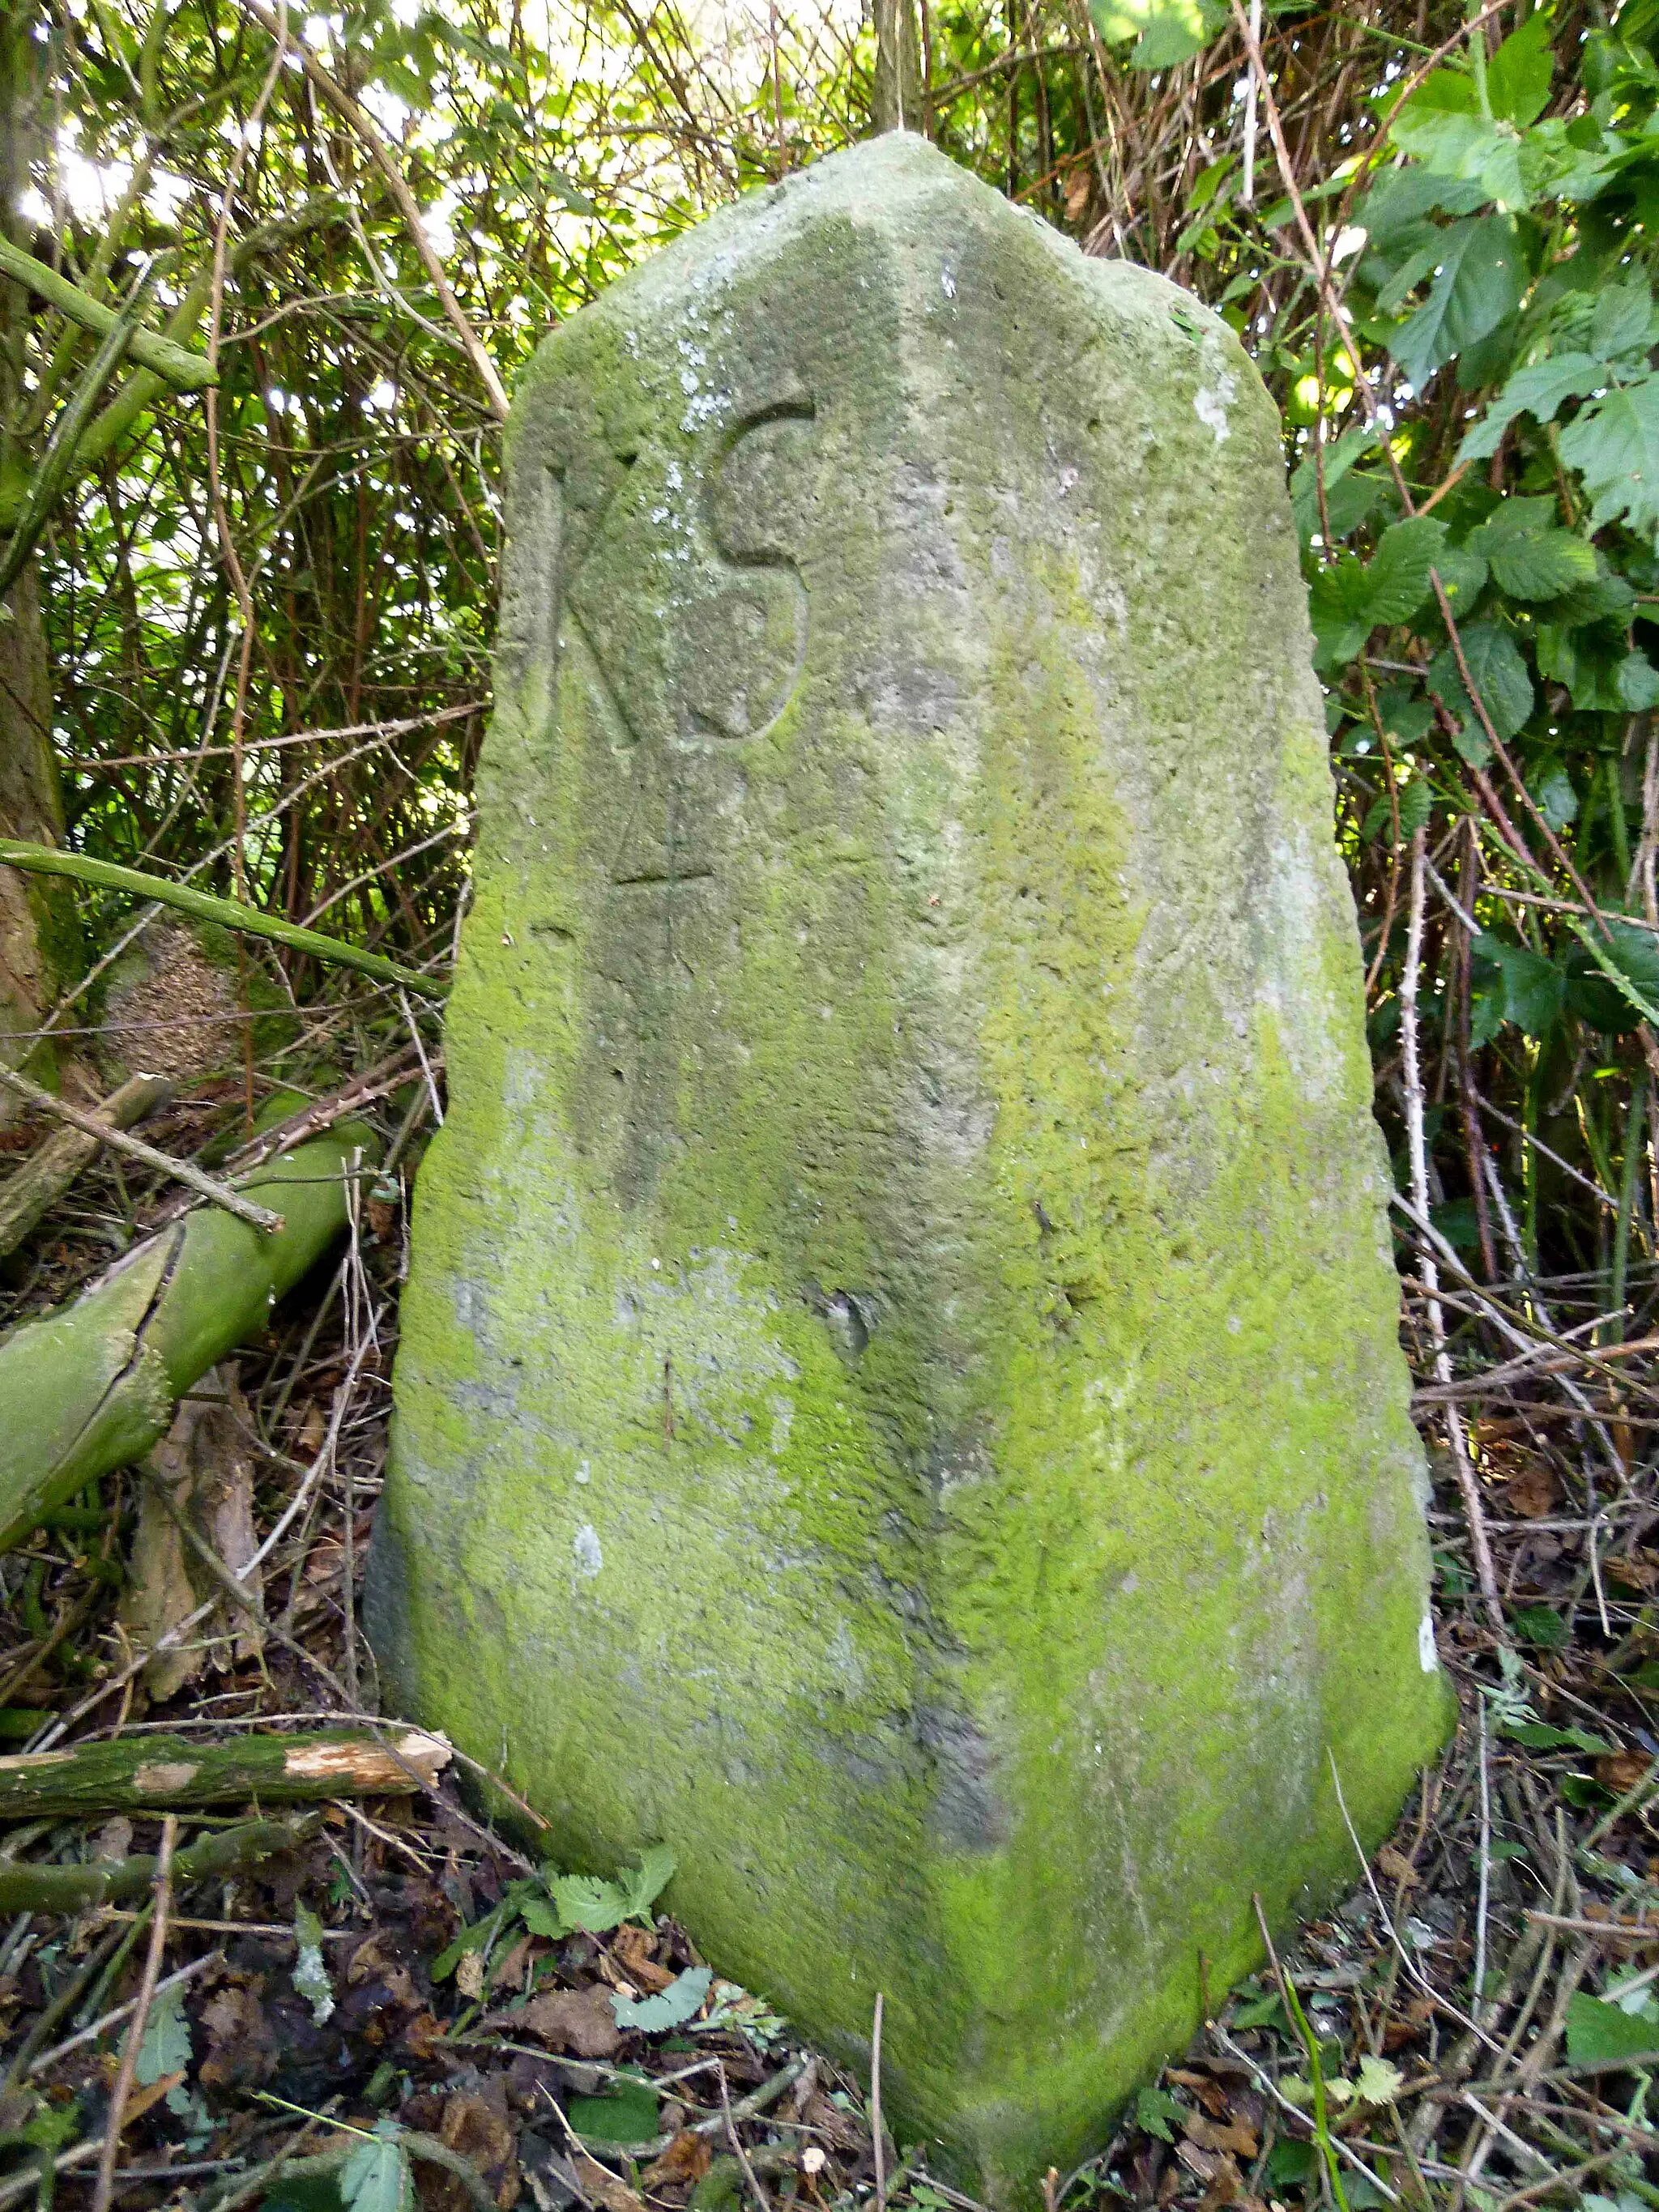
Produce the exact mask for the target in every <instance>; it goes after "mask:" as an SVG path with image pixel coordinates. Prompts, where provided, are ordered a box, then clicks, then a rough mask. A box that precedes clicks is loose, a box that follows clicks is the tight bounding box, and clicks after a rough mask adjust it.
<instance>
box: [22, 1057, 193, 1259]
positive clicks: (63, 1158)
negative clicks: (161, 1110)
mask: <svg viewBox="0 0 1659 2212" xmlns="http://www.w3.org/2000/svg"><path fill="white" fill-rule="evenodd" d="M172 1095H173V1086H172V1085H171V1084H170V1083H169V1082H168V1081H167V1078H166V1077H165V1076H161V1075H135V1076H133V1077H132V1078H131V1079H130V1080H129V1081H128V1082H125V1083H124V1084H123V1085H121V1087H120V1089H119V1090H118V1091H111V1093H110V1095H109V1097H107V1098H106V1099H105V1101H104V1103H102V1105H101V1106H94V1108H93V1109H92V1110H91V1114H90V1116H89V1118H90V1119H91V1120H92V1121H97V1122H99V1123H100V1124H101V1125H102V1126H103V1127H106V1128H111V1129H127V1128H131V1126H132V1124H133V1123H134V1122H135V1121H143V1118H144V1116H145V1115H146V1114H152V1113H154V1112H155V1109H156V1108H157V1107H158V1106H159V1105H161V1103H162V1102H163V1101H164V1100H166V1099H167V1098H170V1097H172ZM99 1145H100V1139H98V1138H97V1137H94V1136H92V1135H89V1134H88V1132H87V1130H86V1129H85V1127H73V1128H69V1127H65V1128H62V1129H59V1130H58V1131H57V1132H56V1133H55V1134H53V1135H52V1136H50V1137H48V1138H47V1139H46V1142H45V1144H43V1145H42V1146H40V1149H39V1150H38V1151H37V1152H34V1153H33V1154H32V1155H31V1157H30V1158H28V1159H27V1160H26V1161H25V1162H24V1163H23V1164H22V1166H21V1167H20V1168H19V1169H18V1170H17V1172H16V1174H15V1175H14V1176H9V1177H8V1179H7V1180H6V1182H4V1183H3V1184H0V1259H3V1258H4V1257H5V1255H7V1253H9V1252H15V1250H16V1249H17V1247H18V1246H19V1245H20V1244H21V1243H22V1241H23V1239H24V1238H25V1237H27V1235H28V1233H29V1231H30V1230H32V1229H33V1227H34V1225H35V1224H36V1222H38V1221H39V1220H40V1217H41V1215H42V1214H43V1213H45V1212H46V1209H47V1207H48V1206H53V1205H55V1204H56V1203H57V1201H58V1200H59V1199H60V1198H61V1197H62V1196H63V1194H64V1192H65V1191H66V1190H67V1189H68V1188H69V1187H70V1184H71V1183H72V1182H74V1181H75V1178H76V1176H78V1175H79V1174H80V1172H81V1170H82V1168H84V1167H85V1166H86V1164H87V1163H88V1161H89V1160H90V1159H91V1158H93V1156H94V1153H95V1152H97V1151H98V1148H99Z"/></svg>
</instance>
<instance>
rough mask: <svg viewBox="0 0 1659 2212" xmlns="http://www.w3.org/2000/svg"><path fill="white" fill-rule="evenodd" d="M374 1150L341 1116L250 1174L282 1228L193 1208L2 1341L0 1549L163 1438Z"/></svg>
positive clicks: (332, 1225) (330, 1230) (299, 1268)
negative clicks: (187, 1396) (268, 1229)
mask: <svg viewBox="0 0 1659 2212" xmlns="http://www.w3.org/2000/svg"><path fill="white" fill-rule="evenodd" d="M378 1149H379V1148H378V1146H376V1145H375V1142H374V1138H373V1136H372V1134H371V1133H370V1132H369V1131H368V1130H367V1129H366V1128H364V1127H362V1125H361V1124H360V1123H351V1122H343V1123H341V1124H340V1125H339V1126H338V1127H336V1128H334V1129H332V1130H331V1132H330V1133H328V1135H327V1136H325V1137H319V1138H318V1139H315V1140H314V1141H313V1143H311V1144H308V1145H302V1146H300V1147H299V1148H298V1149H297V1150H296V1151H295V1152H289V1153H285V1154H284V1155H283V1157H282V1158H280V1159H276V1160H272V1161H271V1162H270V1164H268V1165H266V1166H265V1167H263V1168H261V1169H260V1170H259V1171H258V1175H257V1176H255V1177H254V1178H253V1179H252V1188H254V1189H256V1190H258V1191H260V1192H262V1193H265V1194H269V1195H270V1197H271V1198H273V1199H275V1200H276V1201H277V1202H278V1204H279V1205H280V1206H281V1209H282V1213H283V1228H282V1230H281V1231H279V1232H278V1234H276V1236H274V1237H267V1236H265V1235H264V1234H263V1232H262V1231H258V1230H256V1229H253V1228H250V1227H249V1226H248V1225H246V1223H243V1222H240V1221H237V1220H234V1219H233V1218H231V1216H230V1215H228V1214H227V1213H224V1212H220V1211H219V1210H218V1209H214V1210H213V1211H212V1212H197V1213H192V1214H190V1215H188V1216H187V1217H186V1218H185V1219H183V1220H181V1221H176V1222H173V1223H171V1224H170V1225H168V1226H167V1228H166V1229H165V1230H163V1231H161V1233H160V1235H158V1236H155V1237H150V1238H149V1239H148V1240H147V1241H146V1242H145V1243H143V1244H141V1245H139V1246H138V1247H137V1249H135V1250H133V1251H131V1252H130V1253H128V1254H127V1255H126V1256H125V1259H123V1260H120V1261H118V1262H117V1263H116V1265H115V1266H114V1267H112V1268H111V1269H110V1271H109V1272H108V1273H106V1275H105V1276H104V1277H103V1279H101V1281H100V1282H99V1283H97V1284H96V1285H94V1287H93V1288H92V1289H90V1290H88V1291H86V1292H84V1293H83V1294H82V1297H79V1298H76V1299H75V1300H74V1301H73V1302H71V1303H70V1304H67V1305H63V1306H59V1307H58V1308H56V1309H55V1310H53V1311H52V1312H51V1313H47V1314H43V1315H42V1316H40V1318H39V1319H38V1320H36V1321H30V1322H24V1323H23V1324H21V1326H20V1327H19V1328H15V1329H14V1330H13V1331H12V1332H11V1334H10V1335H9V1336H8V1337H6V1338H5V1339H4V1340H3V1341H0V1552H4V1551H8V1550H9V1549H10V1548H11V1547H12V1546H13V1545H15V1544H18V1543H21V1541H23V1539H24V1538H25V1537H27V1535H28V1534H30V1533H31V1532H32V1531H33V1529H34V1528H37V1527H38V1526H39V1525H40V1520H41V1518H42V1516H45V1515H46V1514H48V1513H50V1512H52V1510H53V1509H54V1508H55V1507H57V1506H58V1505H61V1504H64V1501H65V1500H66V1499H68V1498H72V1497H73V1496H74V1495H75V1493H76V1492H77V1491H79V1490H83V1489H85V1487H86V1486H87V1485H88V1483H92V1482H96V1481H97V1480H99V1478H100V1476H101V1475H105V1474H109V1473H110V1472H111V1471H112V1469H113V1468H118V1467H125V1466H128V1465H130V1464H131V1462H132V1461H134V1460H136V1459H139V1458H142V1457H143V1455H144V1454H145V1453H146V1452H147V1451H149V1449H150V1448H151V1447H152V1445H154V1444H155V1443H156V1441H157V1439H158V1438H160V1437H163V1436H165V1435H166V1433H167V1429H168V1427H169V1426H170V1425H171V1423H172V1420H173V1407H174V1406H175V1404H176V1403H177V1401H178V1400H179V1398H180V1397H181V1396H182V1395H183V1394H184V1393H185V1391H186V1390H188V1389H190V1387H191V1384H192V1383H195V1382H196V1381H197V1378H198V1377H199V1376H202V1375H204V1374H205V1372H206V1371H207V1370H208V1369H209V1368H210V1367H211V1366H213V1365H215V1364H216V1362H217V1361H219V1360H221V1359H222V1358H224V1356H225V1354H226V1353H227V1352H231V1351H234V1349H235V1347H236V1346H237V1345H239V1344H240V1343H242V1342H243V1341H244V1340H246V1338H248V1337H250V1336H252V1334H254V1333H255V1331H256V1330H258V1329H260V1328H263V1327H264V1324H265V1322H266V1320H267V1319H268V1317H269V1316H270V1309H271V1308H272V1306H274V1305H275V1304H276V1301H277V1299H278V1298H280V1297H283V1295H284V1293H285V1292H287V1291H290V1290H291V1289H292V1288H293V1287H294V1285H295V1284H296V1283H297V1282H298V1281H299V1280H300V1279H301V1276H302V1275H304V1274H305V1273H307V1270H308V1269H309V1268H310V1267H312V1266H313V1264H314V1263H315V1262H316V1261H318V1260H319V1259H320V1258H321V1257H322V1255H323V1254H324V1253H325V1251H326V1250H327V1249H328V1248H329V1246H330V1245H331V1243H334V1241H335V1239H336V1238H337V1237H339V1236H341V1235H342V1234H343V1231H344V1229H345V1226H346V1220H347V1209H346V1182H347V1179H348V1178H349V1176H352V1175H354V1174H356V1172H358V1170H359V1168H360V1166H361V1165H362V1164H370V1165H372V1164H373V1163H374V1159H375V1158H378Z"/></svg>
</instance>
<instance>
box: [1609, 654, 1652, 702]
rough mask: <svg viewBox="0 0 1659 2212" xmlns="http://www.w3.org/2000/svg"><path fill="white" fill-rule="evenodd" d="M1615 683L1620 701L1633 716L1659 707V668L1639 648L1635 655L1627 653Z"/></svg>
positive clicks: (1621, 662) (1620, 665)
mask: <svg viewBox="0 0 1659 2212" xmlns="http://www.w3.org/2000/svg"><path fill="white" fill-rule="evenodd" d="M1614 681H1615V683H1616V684H1617V686H1618V690H1619V696H1620V701H1621V702H1622V703H1623V704H1624V705H1625V706H1626V707H1628V708H1629V709H1630V711H1631V713H1632V714H1645V713H1646V712H1647V710H1648V708H1650V707H1656V706H1659V668H1656V667H1655V666H1654V665H1653V663H1652V662H1651V661H1650V659H1648V657H1647V655H1646V653H1644V652H1642V651H1641V650H1640V649H1639V647H1638V650H1637V651H1636V652H1634V653H1626V655H1625V658H1624V659H1622V660H1621V661H1620V664H1619V672H1618V675H1617V677H1616V678H1615V679H1614Z"/></svg>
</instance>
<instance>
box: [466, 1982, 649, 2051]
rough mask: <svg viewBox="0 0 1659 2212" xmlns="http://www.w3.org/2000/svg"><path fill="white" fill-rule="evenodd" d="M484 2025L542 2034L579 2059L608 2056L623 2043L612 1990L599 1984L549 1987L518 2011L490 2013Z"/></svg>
mask: <svg viewBox="0 0 1659 2212" xmlns="http://www.w3.org/2000/svg"><path fill="white" fill-rule="evenodd" d="M483 2025H484V2027H489V2028H495V2029H501V2028H505V2029H506V2030H507V2032H508V2033H511V2034H513V2035H522V2034H529V2035H536V2036H539V2037H540V2038H541V2039H542V2041H543V2042H544V2043H545V2044H548V2045H550V2046H551V2047H552V2048H553V2049H554V2050H555V2051H574V2053H575V2055H576V2056H577V2057H578V2058H609V2057H611V2054H612V2052H613V2051H617V2049H618V2048H619V2047H620V2045H621V2043H622V2030H621V2029H620V2028H619V2027H617V2015H616V2014H615V2012H614V2011H613V2010H612V2009H611V1992H610V1990H607V1989H605V1988H603V1987H600V1986H598V1985H596V1986H594V1987H593V1988H591V1989H586V1990H549V1991H548V1992H547V1993H546V1995H545V1996H539V1997H532V1999H531V2000H530V2002H529V2003H528V2004H527V2005H525V2006H524V2007H523V2008H521V2009H520V2010H518V2011H516V2012H492V2013H489V2014H487V2015H485V2018H484V2021H483Z"/></svg>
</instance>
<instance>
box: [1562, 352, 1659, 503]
mask: <svg viewBox="0 0 1659 2212" xmlns="http://www.w3.org/2000/svg"><path fill="white" fill-rule="evenodd" d="M1561 458H1562V459H1563V460H1564V461H1565V463H1566V465H1567V466H1568V467H1569V468H1571V469H1577V471H1578V472H1579V474H1580V475H1581V476H1582V477H1583V479H1584V489H1585V490H1586V491H1588V492H1589V495H1590V498H1591V501H1593V502H1594V504H1593V505H1592V507H1591V509H1590V520H1591V521H1592V522H1593V523H1595V524H1596V525H1597V526H1600V525H1601V524H1602V523H1604V522H1618V521H1623V522H1625V523H1626V525H1627V526H1628V527H1629V528H1630V529H1632V530H1639V531H1644V532H1650V533H1653V532H1659V376H1651V375H1650V376H1644V377H1642V378H1640V379H1639V380H1638V381H1637V382H1636V383H1634V384H1627V385H1626V386H1624V387H1623V389H1622V390H1620V391H1616V392H1607V393H1606V394H1605V395H1604V396H1603V397H1602V398H1600V399H1597V400H1595V401H1593V402H1592V403H1591V404H1590V405H1589V406H1588V407H1585V408H1583V409H1582V410H1580V412H1579V415H1578V418H1577V421H1576V422H1571V423H1569V424H1568V426H1567V428H1565V430H1564V431H1563V432H1562V433H1561Z"/></svg>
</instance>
